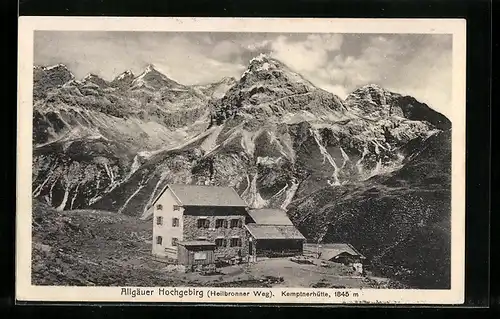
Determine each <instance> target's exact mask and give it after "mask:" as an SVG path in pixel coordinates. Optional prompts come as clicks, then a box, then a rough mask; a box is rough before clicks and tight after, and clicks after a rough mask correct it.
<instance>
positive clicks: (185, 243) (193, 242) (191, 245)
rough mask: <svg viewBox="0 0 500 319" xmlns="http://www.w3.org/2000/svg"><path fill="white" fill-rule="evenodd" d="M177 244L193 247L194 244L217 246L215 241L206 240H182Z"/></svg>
mask: <svg viewBox="0 0 500 319" xmlns="http://www.w3.org/2000/svg"><path fill="white" fill-rule="evenodd" d="M177 245H181V246H185V247H193V246H207V247H211V246H214V247H215V243H212V242H210V241H206V240H191V241H180V242H178V243H177Z"/></svg>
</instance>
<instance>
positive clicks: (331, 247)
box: [304, 243, 365, 260]
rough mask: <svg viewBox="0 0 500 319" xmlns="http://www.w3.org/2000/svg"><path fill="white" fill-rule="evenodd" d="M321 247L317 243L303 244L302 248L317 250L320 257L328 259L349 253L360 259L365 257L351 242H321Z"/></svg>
mask: <svg viewBox="0 0 500 319" xmlns="http://www.w3.org/2000/svg"><path fill="white" fill-rule="evenodd" d="M320 246H321V247H318V245H317V244H312V245H311V244H305V245H304V250H305V251H307V250H314V251H316V250H318V249H319V251H320V252H321V257H320V258H321V259H325V260H330V259H332V258H334V257H337V256H339V255H341V254H349V255H351V256H354V257H359V258H361V259H365V256H363V255H362V254H361V253H360V252H359V251H357V250H356V248H354V247H353V246H352V245H351V244H346V243H332V244H321V245H320Z"/></svg>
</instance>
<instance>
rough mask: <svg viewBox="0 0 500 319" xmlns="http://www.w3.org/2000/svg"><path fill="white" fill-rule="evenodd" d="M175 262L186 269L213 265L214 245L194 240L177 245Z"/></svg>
mask: <svg viewBox="0 0 500 319" xmlns="http://www.w3.org/2000/svg"><path fill="white" fill-rule="evenodd" d="M177 246H178V249H177V260H178V262H179V264H181V265H184V266H186V268H188V269H191V268H197V267H201V268H204V267H209V266H214V265H215V243H212V242H209V241H204V240H196V241H181V242H178V243H177Z"/></svg>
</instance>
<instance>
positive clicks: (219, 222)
mask: <svg viewBox="0 0 500 319" xmlns="http://www.w3.org/2000/svg"><path fill="white" fill-rule="evenodd" d="M215 228H227V220H225V219H217V220H216V221H215Z"/></svg>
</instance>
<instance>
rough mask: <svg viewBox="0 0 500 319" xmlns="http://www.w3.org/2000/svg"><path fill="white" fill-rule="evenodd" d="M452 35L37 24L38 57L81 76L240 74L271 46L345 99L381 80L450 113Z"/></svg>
mask: <svg viewBox="0 0 500 319" xmlns="http://www.w3.org/2000/svg"><path fill="white" fill-rule="evenodd" d="M451 44H452V43H451V36H449V35H418V34H417V35H415V34H284V33H283V34H276V33H168V32H59V31H37V32H36V36H35V63H36V64H42V65H50V64H56V63H64V64H67V65H68V67H69V68H70V69H71V70H72V71H73V72H74V73H75V76H76V77H77V78H82V77H84V76H85V75H86V74H87V73H89V72H92V73H95V74H98V75H100V76H102V77H103V78H105V79H108V80H110V79H112V78H114V77H115V76H116V75H118V74H119V73H121V72H123V71H125V70H127V69H131V70H132V71H133V72H134V73H135V74H138V73H140V72H141V71H142V70H143V69H144V67H145V66H146V65H147V64H149V63H152V64H154V65H156V66H157V67H158V68H159V69H161V70H163V71H164V72H165V73H166V75H168V76H169V77H171V78H172V79H174V80H176V81H179V82H181V83H184V84H200V83H209V82H215V81H218V80H219V79H221V78H222V77H227V76H234V77H239V75H241V73H242V72H243V71H244V69H245V67H246V66H247V64H248V62H249V60H250V59H251V58H252V57H255V56H257V55H258V54H260V53H268V54H271V55H272V56H273V57H275V58H277V59H279V60H281V61H282V62H283V63H285V64H286V65H288V66H289V67H290V68H291V69H292V70H294V71H296V72H298V73H300V74H301V75H303V76H304V77H305V78H307V79H308V80H310V81H311V82H312V83H314V84H315V85H317V86H318V87H321V88H323V89H325V90H328V91H330V92H333V93H335V94H337V95H339V96H340V97H341V98H345V96H346V95H347V94H348V93H349V92H352V91H353V90H355V89H356V88H357V87H359V86H362V85H365V84H369V83H375V84H379V85H380V86H382V87H385V88H387V89H390V90H392V91H395V92H399V93H402V94H408V95H412V96H414V97H415V98H417V99H419V100H421V101H423V102H425V103H427V104H429V106H431V107H433V108H435V109H437V110H438V111H440V112H442V113H444V114H445V115H446V113H449V108H450V101H451V81H452V63H451V47H452V45H451Z"/></svg>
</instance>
